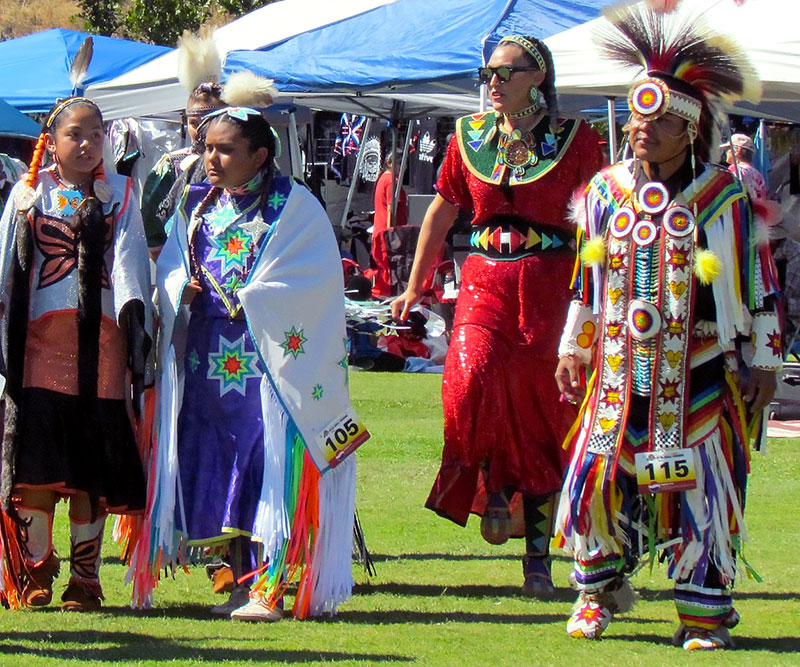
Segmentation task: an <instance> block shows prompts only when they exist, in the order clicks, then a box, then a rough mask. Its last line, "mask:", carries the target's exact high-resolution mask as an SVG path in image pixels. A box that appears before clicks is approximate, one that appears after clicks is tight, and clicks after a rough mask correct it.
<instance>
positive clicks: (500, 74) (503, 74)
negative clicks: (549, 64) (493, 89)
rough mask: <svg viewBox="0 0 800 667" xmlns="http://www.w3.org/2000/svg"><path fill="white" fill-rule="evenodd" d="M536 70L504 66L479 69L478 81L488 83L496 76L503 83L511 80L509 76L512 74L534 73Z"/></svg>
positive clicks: (536, 68) (535, 68) (534, 68)
mask: <svg viewBox="0 0 800 667" xmlns="http://www.w3.org/2000/svg"><path fill="white" fill-rule="evenodd" d="M538 69H539V68H538V67H507V66H506V65H500V66H499V67H479V68H478V80H479V81H480V82H481V83H489V82H490V81H491V80H492V77H493V76H497V78H498V79H499V80H500V81H502V82H503V83H505V82H506V81H510V80H511V75H512V74H514V72H535V71H537V70H538Z"/></svg>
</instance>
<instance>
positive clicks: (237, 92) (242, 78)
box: [222, 70, 278, 109]
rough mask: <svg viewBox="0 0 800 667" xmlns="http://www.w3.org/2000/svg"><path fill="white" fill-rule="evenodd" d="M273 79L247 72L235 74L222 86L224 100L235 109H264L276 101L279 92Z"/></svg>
mask: <svg viewBox="0 0 800 667" xmlns="http://www.w3.org/2000/svg"><path fill="white" fill-rule="evenodd" d="M272 84H273V80H272V79H265V78H264V77H262V76H258V75H257V74H253V73H252V72H249V71H247V70H240V71H238V72H233V74H231V75H230V76H229V77H228V79H227V81H225V85H223V86H222V99H223V100H224V101H225V102H226V103H227V104H230V105H231V106H234V107H251V108H255V109H263V108H264V107H268V106H269V105H270V104H272V102H273V101H274V100H275V96H276V95H277V94H278V91H277V90H276V89H275V87H274V86H273V85H272Z"/></svg>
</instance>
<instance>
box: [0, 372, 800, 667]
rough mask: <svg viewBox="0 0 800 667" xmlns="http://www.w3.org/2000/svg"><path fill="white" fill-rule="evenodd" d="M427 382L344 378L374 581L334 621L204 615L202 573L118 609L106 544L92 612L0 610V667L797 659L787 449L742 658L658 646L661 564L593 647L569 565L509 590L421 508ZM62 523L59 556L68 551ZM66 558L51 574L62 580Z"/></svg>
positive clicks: (757, 538) (467, 537)
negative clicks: (546, 591)
mask: <svg viewBox="0 0 800 667" xmlns="http://www.w3.org/2000/svg"><path fill="white" fill-rule="evenodd" d="M440 381H441V380H440V378H439V377H436V376H418V375H405V374H395V375H388V374H353V376H352V382H351V385H352V391H353V397H354V399H355V403H356V406H357V408H358V410H359V413H360V415H361V416H362V418H363V419H364V420H365V421H366V423H367V425H368V427H369V428H370V430H371V431H372V434H373V437H372V439H371V440H370V441H369V442H368V443H367V444H366V445H365V446H364V447H363V449H362V450H361V453H360V455H359V500H358V506H359V513H360V516H361V520H362V523H363V525H364V529H365V532H366V536H367V542H368V545H369V547H370V549H371V551H372V553H373V555H374V558H375V561H376V566H377V569H378V574H377V576H376V577H374V578H372V579H368V578H367V577H366V575H365V574H364V573H363V572H362V571H361V570H357V571H356V580H357V582H358V587H357V590H356V595H355V596H354V597H353V599H352V600H351V601H349V602H348V603H346V604H345V605H343V606H342V608H341V611H340V613H339V615H338V616H336V617H335V618H332V619H323V620H317V621H307V622H297V621H293V620H287V621H283V622H281V623H277V624H275V625H251V624H244V623H234V622H232V621H229V620H216V619H211V618H210V617H209V615H208V613H207V608H208V607H209V606H210V605H211V604H214V603H216V602H219V600H220V598H216V599H214V596H213V595H212V594H211V590H210V587H209V585H208V582H207V580H206V577H205V575H204V573H203V571H202V570H200V569H197V570H195V571H193V572H192V573H191V574H190V575H184V574H180V575H178V576H177V577H176V579H175V580H174V581H165V582H163V583H162V585H161V586H160V587H159V589H158V590H157V591H156V605H157V608H155V609H153V610H150V611H147V612H138V611H132V610H130V609H129V608H128V603H129V599H130V591H129V589H126V588H125V587H124V583H123V581H124V568H123V566H122V565H120V564H119V561H118V560H117V558H116V555H117V553H118V549H117V548H116V547H115V546H114V545H107V546H106V549H105V557H104V566H103V575H102V576H103V585H104V589H105V592H106V598H107V599H106V605H105V610H104V611H103V612H102V613H99V614H93V615H83V616H79V615H69V614H63V613H61V612H60V611H59V610H58V607H57V605H53V606H52V607H51V608H47V609H40V610H35V611H34V610H25V611H19V612H0V665H6V664H25V665H38V664H43V663H46V662H47V663H53V662H56V661H58V662H66V661H76V662H77V661H80V662H86V663H91V664H104V663H111V662H116V663H125V664H160V663H165V662H173V663H176V664H192V663H220V662H230V663H232V664H241V663H252V662H263V663H283V662H288V663H320V662H334V663H344V664H356V663H359V664H365V663H366V664H377V663H385V662H396V663H409V662H417V663H420V664H425V665H429V664H436V665H473V664H486V665H540V664H541V665H551V664H552V665H557V664H567V663H571V664H576V665H581V664H587V665H589V664H591V665H608V664H622V663H623V662H624V663H626V664H647V665H674V664H682V663H684V662H688V661H689V660H691V662H692V664H709V663H712V662H713V663H714V664H722V663H723V661H724V663H726V664H750V665H762V664H763V665H775V664H800V560H799V559H798V554H799V553H800V549H798V547H797V544H798V539H800V511H798V509H797V500H798V498H800V493H798V489H799V487H800V482H798V479H800V448H799V445H800V443H798V441H789V440H775V441H771V442H770V443H769V449H768V452H767V456H766V457H761V456H760V455H756V456H755V458H754V461H753V475H752V477H751V486H750V493H749V503H748V513H747V517H748V527H749V530H750V537H751V541H750V543H749V544H748V547H747V551H746V556H747V558H748V560H749V562H750V563H751V564H752V565H754V566H755V567H756V569H757V570H758V571H759V572H760V574H761V575H762V576H763V578H764V582H763V583H757V582H755V581H752V580H747V581H744V582H743V583H741V584H740V585H739V586H738V587H737V591H736V594H735V597H736V600H737V602H736V606H737V608H738V609H739V610H740V612H741V614H742V617H743V619H742V622H741V624H740V625H739V627H738V628H737V629H736V630H735V636H736V639H737V642H738V646H739V648H738V649H737V650H736V651H728V652H726V653H724V654H723V655H720V654H719V653H716V654H713V655H712V654H704V655H691V656H690V655H688V654H686V653H685V652H684V651H682V649H677V648H673V647H672V646H671V645H670V642H669V640H670V637H671V635H672V632H673V630H674V627H675V614H674V609H673V606H672V601H671V595H670V591H669V586H668V583H667V581H666V579H665V575H664V571H663V569H659V568H656V569H655V570H654V571H653V572H652V573H650V572H649V571H648V570H644V571H642V572H641V573H640V574H639V575H638V576H637V577H636V579H635V581H634V584H635V586H636V587H637V589H638V590H639V591H640V593H641V597H642V599H641V601H640V602H639V603H638V605H637V606H636V608H635V609H634V610H633V612H631V613H630V614H627V615H626V616H623V617H619V618H618V619H616V620H615V621H614V622H613V623H612V625H611V626H610V627H609V629H608V631H607V633H606V635H605V639H603V640H602V641H601V642H580V641H578V640H574V639H570V638H568V637H567V636H566V634H565V632H564V623H565V621H566V617H567V615H568V614H569V611H570V608H571V605H572V600H573V597H574V594H573V592H572V591H569V590H565V587H564V584H565V582H566V576H567V571H568V564H567V561H566V560H565V559H563V558H559V559H558V560H557V562H556V563H555V566H554V576H555V579H556V583H557V585H559V586H562V588H561V590H560V591H559V596H558V598H557V600H556V601H553V602H538V601H534V600H530V599H528V598H525V597H522V596H521V595H519V593H518V591H519V586H520V584H521V579H522V577H521V565H520V558H519V557H520V554H521V549H522V543H521V541H512V542H509V543H508V544H506V545H503V546H502V547H491V546H490V545H488V544H486V543H484V542H483V541H482V540H481V538H480V535H479V533H478V530H477V524H476V523H475V522H471V523H470V525H469V526H468V527H467V528H466V529H461V528H459V527H457V526H455V525H452V524H450V523H449V522H447V521H444V520H442V519H440V518H438V517H436V516H435V515H434V514H433V513H432V512H429V511H427V510H425V509H423V507H422V505H423V503H424V501H425V498H426V495H427V493H428V490H429V487H430V483H431V482H432V480H433V478H434V476H435V473H436V470H437V467H438V457H439V454H440V451H441V419H442V418H441V404H440V399H439V388H440ZM65 519H66V517H65V516H64V513H63V512H62V513H61V514H60V516H59V517H57V519H56V520H57V522H58V525H57V531H56V532H57V541H56V546H57V548H58V550H59V552H60V553H61V554H62V556H64V555H66V554H67V553H68V537H67V530H66V521H65ZM67 567H68V562H67V561H66V560H65V561H64V562H63V568H62V569H63V571H62V574H61V577H60V579H59V586H58V590H59V591H60V590H61V588H62V586H61V584H65V583H66V578H67V574H66V569H67Z"/></svg>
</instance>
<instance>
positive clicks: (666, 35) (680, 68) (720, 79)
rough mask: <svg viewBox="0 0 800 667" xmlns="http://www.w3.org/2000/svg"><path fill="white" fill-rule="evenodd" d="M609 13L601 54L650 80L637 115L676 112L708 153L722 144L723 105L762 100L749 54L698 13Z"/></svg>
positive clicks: (637, 90)
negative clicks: (718, 128)
mask: <svg viewBox="0 0 800 667" xmlns="http://www.w3.org/2000/svg"><path fill="white" fill-rule="evenodd" d="M685 4H686V3H684V5H685ZM604 14H605V17H606V18H607V19H608V21H607V22H606V23H601V24H600V25H599V27H598V28H597V29H596V31H595V34H594V38H595V41H596V42H597V44H598V46H599V47H600V51H601V53H602V54H603V55H605V56H606V57H607V58H610V59H611V60H614V61H616V62H617V63H619V64H621V65H623V66H629V67H632V68H636V69H638V70H640V71H642V70H643V71H644V75H645V77H646V78H645V79H643V80H640V81H638V82H636V83H635V84H634V85H633V87H632V89H631V92H630V94H629V96H628V105H629V106H630V109H631V112H632V113H633V114H634V115H635V116H638V117H641V118H644V119H645V120H654V119H656V118H659V117H660V116H662V115H664V114H665V113H672V114H675V115H676V116H679V117H680V118H683V119H685V120H686V121H687V122H688V123H689V127H688V131H689V132H690V135H691V134H694V135H695V136H693V137H691V138H692V139H694V138H699V139H700V142H701V144H702V146H703V152H704V153H707V152H708V148H709V147H710V146H713V145H715V144H717V143H719V142H718V141H715V140H714V137H713V134H714V132H715V121H716V118H717V117H718V115H719V114H720V113H721V111H722V103H723V102H732V101H737V100H741V99H744V100H747V101H758V97H759V94H760V85H759V83H758V79H757V78H756V77H755V70H754V68H753V66H752V64H751V63H750V61H749V60H748V58H747V56H746V55H745V53H744V52H743V51H742V49H741V48H740V47H739V46H738V45H737V44H736V43H735V42H733V41H732V40H730V39H729V38H726V37H725V36H723V35H721V34H719V33H717V32H715V31H714V30H713V29H711V28H710V27H709V26H708V25H707V24H706V23H705V21H704V20H703V18H702V15H700V14H698V13H697V11H695V10H692V9H691V8H686V9H682V10H677V11H675V12H673V13H671V14H663V13H657V12H655V11H653V10H652V9H650V8H649V7H648V6H647V3H641V4H638V5H626V6H622V7H615V8H612V9H608V10H606V11H605V12H604ZM692 143H694V142H693V141H692ZM703 158H704V159H707V158H708V155H704V156H703Z"/></svg>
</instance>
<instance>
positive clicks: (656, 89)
mask: <svg viewBox="0 0 800 667" xmlns="http://www.w3.org/2000/svg"><path fill="white" fill-rule="evenodd" d="M628 108H629V109H630V110H631V112H632V113H634V114H635V115H636V116H639V117H640V118H642V119H644V120H655V119H656V118H660V117H661V116H663V115H664V114H666V113H671V114H675V115H676V116H679V117H680V118H683V119H684V120H686V121H688V122H690V123H699V122H700V113H701V112H702V109H703V107H702V105H701V104H700V101H699V100H696V99H694V98H693V97H691V96H689V95H687V94H685V93H681V92H678V91H677V90H673V89H671V88H670V87H669V86H668V85H667V83H666V82H665V81H664V80H662V79H658V78H656V77H649V78H647V79H643V80H642V81H639V82H638V83H636V84H635V85H634V86H633V88H631V90H630V92H629V93H628Z"/></svg>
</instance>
